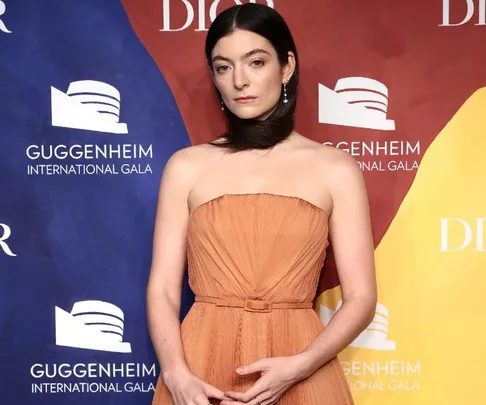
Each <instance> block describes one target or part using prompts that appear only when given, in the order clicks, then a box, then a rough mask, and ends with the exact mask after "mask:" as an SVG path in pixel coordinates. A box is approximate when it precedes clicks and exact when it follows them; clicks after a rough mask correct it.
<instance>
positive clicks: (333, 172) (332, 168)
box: [300, 135, 361, 180]
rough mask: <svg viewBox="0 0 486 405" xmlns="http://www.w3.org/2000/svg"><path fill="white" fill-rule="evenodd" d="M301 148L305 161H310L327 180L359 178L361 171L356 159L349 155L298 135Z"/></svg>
mask: <svg viewBox="0 0 486 405" xmlns="http://www.w3.org/2000/svg"><path fill="white" fill-rule="evenodd" d="M300 138H301V139H302V141H301V146H303V148H302V149H304V150H305V151H306V152H305V154H306V159H310V161H311V162H312V164H313V165H315V166H316V168H317V169H319V170H318V172H319V173H323V174H325V176H326V178H327V179H330V180H333V179H337V180H339V179H340V178H342V177H348V176H351V177H356V176H357V177H361V169H360V167H359V164H358V162H357V161H356V159H355V158H354V157H353V156H351V155H350V154H349V153H347V152H345V151H343V150H341V149H338V148H336V147H334V146H329V145H323V144H322V143H320V142H315V141H313V140H311V139H308V138H305V137H303V136H302V135H300Z"/></svg>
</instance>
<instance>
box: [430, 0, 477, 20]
mask: <svg viewBox="0 0 486 405" xmlns="http://www.w3.org/2000/svg"><path fill="white" fill-rule="evenodd" d="M474 2H475V0H442V24H439V26H440V27H457V26H460V25H464V24H466V23H468V22H470V21H471V20H472V19H473V17H474V11H475V4H474ZM459 3H461V4H462V5H464V3H466V4H465V6H466V7H465V9H466V15H465V16H464V17H462V16H461V17H458V16H457V14H456V13H454V16H453V19H454V21H455V22H451V6H452V5H456V4H459ZM476 6H477V10H478V16H477V18H478V19H477V20H476V21H477V22H475V23H474V25H486V0H476ZM463 9H464V7H461V10H463ZM460 18H463V20H462V21H460Z"/></svg>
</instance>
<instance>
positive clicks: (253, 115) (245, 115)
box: [231, 108, 270, 120]
mask: <svg viewBox="0 0 486 405" xmlns="http://www.w3.org/2000/svg"><path fill="white" fill-rule="evenodd" d="M231 112H232V113H233V114H234V115H236V116H237V117H238V118H240V119H242V120H264V119H266V118H267V117H268V116H269V115H270V113H269V112H268V111H262V110H261V109H258V110H256V109H253V108H238V109H235V110H234V111H231Z"/></svg>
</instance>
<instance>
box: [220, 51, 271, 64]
mask: <svg viewBox="0 0 486 405" xmlns="http://www.w3.org/2000/svg"><path fill="white" fill-rule="evenodd" d="M257 53H265V54H267V55H270V53H269V52H267V51H266V50H264V49H260V48H257V49H252V50H251V51H250V52H247V53H245V54H244V55H242V57H241V59H246V58H249V57H250V56H253V55H255V54H257ZM218 60H223V61H226V62H231V59H230V58H227V57H225V56H221V55H216V56H215V57H214V58H213V59H212V62H216V61H218Z"/></svg>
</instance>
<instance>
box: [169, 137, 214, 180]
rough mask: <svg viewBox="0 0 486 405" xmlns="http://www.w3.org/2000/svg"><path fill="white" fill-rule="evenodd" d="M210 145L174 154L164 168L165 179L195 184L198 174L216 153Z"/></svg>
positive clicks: (193, 147) (180, 150)
mask: <svg viewBox="0 0 486 405" xmlns="http://www.w3.org/2000/svg"><path fill="white" fill-rule="evenodd" d="M213 149H214V147H212V146H211V145H209V144H200V145H192V146H188V147H185V148H182V149H179V150H178V151H177V152H174V153H173V154H172V155H171V156H170V158H169V159H168V160H167V163H166V165H165V168H164V177H169V178H173V179H174V180H176V179H177V181H179V182H184V183H186V184H188V185H191V184H193V182H194V181H195V180H196V179H197V177H198V174H199V173H200V172H201V170H202V168H203V167H204V166H205V164H206V163H207V161H208V160H209V159H210V158H211V155H212V154H213V153H214V151H213Z"/></svg>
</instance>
